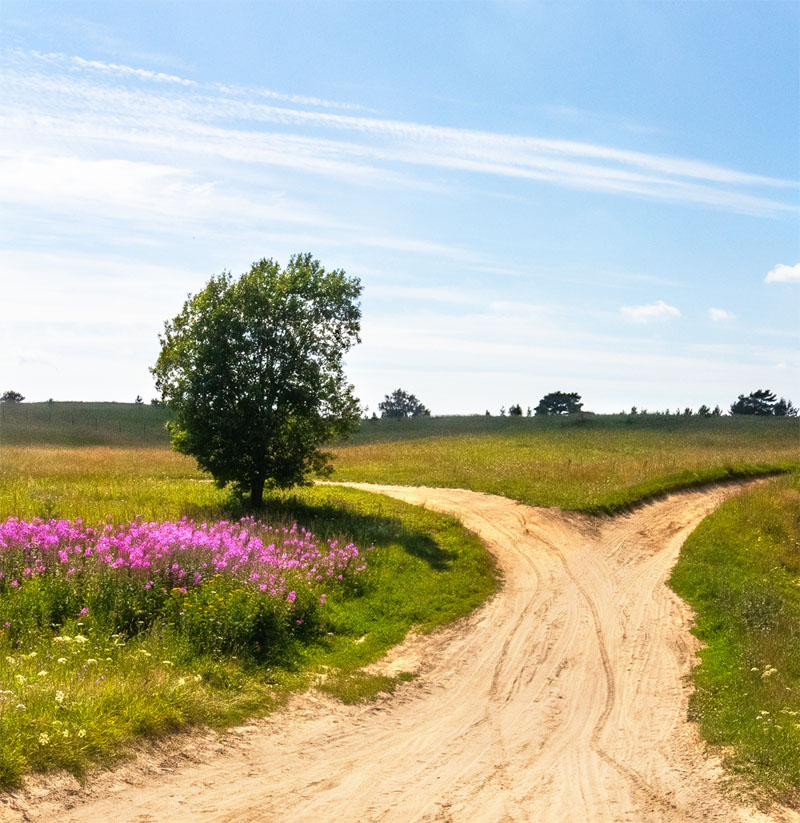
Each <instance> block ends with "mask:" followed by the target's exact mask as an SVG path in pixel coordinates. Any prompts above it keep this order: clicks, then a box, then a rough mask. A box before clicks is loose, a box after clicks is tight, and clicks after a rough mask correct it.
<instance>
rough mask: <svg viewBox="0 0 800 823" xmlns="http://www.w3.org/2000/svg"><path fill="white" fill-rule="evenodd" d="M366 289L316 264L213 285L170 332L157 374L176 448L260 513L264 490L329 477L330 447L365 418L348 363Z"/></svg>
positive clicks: (258, 267) (260, 268)
mask: <svg viewBox="0 0 800 823" xmlns="http://www.w3.org/2000/svg"><path fill="white" fill-rule="evenodd" d="M360 294H361V283H360V281H359V280H358V278H355V277H348V276H347V275H346V274H345V272H344V271H342V270H341V269H335V270H333V271H325V269H324V268H323V267H322V266H321V265H320V263H319V261H318V260H315V259H313V258H312V256H311V255H310V254H298V255H295V256H293V257H292V258H291V259H290V260H289V264H288V265H287V266H286V268H285V269H281V267H280V265H279V264H278V263H277V262H275V261H274V260H272V259H270V260H260V261H258V262H257V263H253V265H252V267H251V269H250V271H249V272H248V273H246V274H243V275H242V276H241V277H240V278H238V279H236V278H234V277H233V276H232V275H231V274H230V273H229V272H223V273H222V274H220V275H217V276H215V277H212V278H211V280H209V282H208V284H207V285H206V287H205V288H204V289H203V290H202V291H201V292H199V293H198V294H196V295H194V296H191V295H190V296H189V298H188V299H187V301H186V302H185V303H184V305H183V310H182V311H181V313H180V314H179V315H178V316H177V317H175V318H174V319H173V320H171V321H168V322H166V323H165V324H164V333H163V335H160V336H159V340H160V342H161V352H160V354H159V356H158V360H157V361H156V364H155V366H154V367H153V368H152V369H151V371H152V373H153V374H154V376H155V378H156V386H157V388H158V390H159V391H160V392H161V396H162V399H163V401H164V402H165V403H166V404H167V405H169V407H170V409H171V411H172V414H173V419H172V421H171V422H170V423H169V429H170V432H171V433H172V444H173V447H174V448H175V449H176V450H177V451H179V452H182V453H183V454H188V455H191V456H192V457H194V458H196V459H197V462H198V464H199V465H200V467H201V468H202V469H204V470H206V471H208V472H210V473H211V475H212V476H213V478H214V480H215V482H216V483H217V485H219V486H223V485H225V484H226V483H233V484H234V486H235V488H236V489H237V491H239V492H240V493H245V492H247V493H249V495H250V503H251V504H252V505H253V506H260V505H261V504H262V502H263V495H264V487H265V486H267V487H269V488H281V489H285V488H290V487H291V486H294V485H298V484H306V483H307V482H308V481H307V479H306V478H307V475H308V474H309V473H311V472H321V473H328V472H330V468H331V467H330V457H331V456H330V455H329V454H327V453H325V452H323V451H322V450H321V448H320V447H321V446H322V444H324V443H325V442H326V441H328V440H331V439H332V438H334V437H337V436H346V435H347V434H348V433H349V432H351V431H352V430H353V429H354V428H356V426H357V425H358V420H359V416H360V410H359V406H358V400H357V398H356V397H354V396H353V387H352V386H351V385H350V384H349V383H348V382H347V380H346V378H345V375H344V371H343V367H342V359H343V356H344V354H345V353H346V352H347V351H348V350H349V349H350V348H351V347H352V346H353V345H354V344H355V343H357V342H360V341H359V337H358V334H359V331H360V321H361V308H360V305H359V303H358V298H359V296H360Z"/></svg>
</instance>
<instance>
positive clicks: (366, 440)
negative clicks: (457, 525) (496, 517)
mask: <svg viewBox="0 0 800 823" xmlns="http://www.w3.org/2000/svg"><path fill="white" fill-rule="evenodd" d="M799 460H800V421H798V420H797V419H791V418H757V419H756V418H753V417H743V416H739V417H711V418H700V417H683V416H656V415H652V416H651V415H636V416H631V417H629V416H626V415H607V416H602V417H601V416H587V417H585V418H579V417H566V418H536V417H533V418H524V417H523V418H509V417H505V418H485V417H463V418H457V417H456V418H431V419H419V420H378V421H367V422H366V423H365V424H364V425H363V426H362V428H361V431H360V432H359V433H358V434H357V435H356V436H355V437H354V438H353V439H352V440H351V441H349V442H348V443H347V444H344V445H342V446H340V447H339V448H337V449H336V472H335V474H334V475H333V478H332V479H334V480H336V479H340V480H355V481H362V482H384V483H397V484H411V485H427V486H456V487H460V488H467V489H474V490H476V491H483V492H490V493H493V494H501V495H505V496H506V497H511V498H513V499H515V500H519V501H521V502H523V503H528V504H530V505H536V506H560V507H562V508H566V509H573V510H577V511H584V512H590V513H613V512H615V511H619V510H621V509H624V508H626V507H628V506H630V505H632V504H634V503H637V502H639V501H641V500H643V499H647V498H649V497H652V496H654V495H657V494H660V493H663V492H666V491H670V490H674V489H679V488H686V487H689V486H693V485H699V484H702V483H708V482H713V481H718V480H725V479H730V478H733V477H748V476H753V475H758V474H765V473H770V472H774V471H776V470H787V469H791V468H795V467H797V466H798V462H799Z"/></svg>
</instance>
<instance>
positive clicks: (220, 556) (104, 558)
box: [0, 517, 366, 595]
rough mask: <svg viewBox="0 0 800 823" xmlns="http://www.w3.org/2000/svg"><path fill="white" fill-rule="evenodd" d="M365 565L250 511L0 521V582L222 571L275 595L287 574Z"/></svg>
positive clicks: (163, 577)
mask: <svg viewBox="0 0 800 823" xmlns="http://www.w3.org/2000/svg"><path fill="white" fill-rule="evenodd" d="M365 568H366V565H365V563H364V562H363V557H362V554H361V552H359V549H358V548H357V547H356V546H355V545H354V544H352V543H348V544H347V545H344V546H342V545H339V543H338V542H337V541H335V540H330V541H328V542H327V543H320V542H319V541H318V540H317V539H316V538H315V537H314V535H313V534H311V533H310V532H309V531H307V530H306V529H303V528H299V527H298V526H297V524H295V525H293V526H292V527H291V528H286V527H277V528H276V527H273V526H269V525H266V524H264V523H262V522H260V521H256V520H254V519H253V518H243V519H242V520H239V521H236V522H228V521H221V522H219V523H214V524H212V525H208V524H206V523H202V524H200V525H198V524H196V523H195V522H194V521H193V520H188V519H186V518H184V519H183V520H181V521H179V522H177V523H173V522H164V523H158V522H154V523H146V522H141V521H138V520H137V521H133V522H131V523H128V524H126V525H124V526H112V525H110V524H108V525H106V526H105V527H101V528H98V529H94V528H91V527H87V526H85V525H84V523H83V522H82V521H81V520H74V521H69V520H47V521H45V520H40V519H38V518H37V519H34V520H32V521H25V520H19V519H17V518H13V517H12V518H10V519H9V520H7V521H6V522H5V523H0V583H2V582H5V583H6V584H8V585H10V586H12V587H17V586H18V585H19V584H20V582H21V581H24V580H25V579H26V578H32V577H36V576H39V575H43V574H48V575H66V576H74V575H82V574H83V573H85V572H87V571H97V570H106V571H114V572H116V573H118V574H120V575H124V576H129V577H134V578H137V579H141V580H142V581H143V583H144V585H145V588H151V587H152V586H154V585H156V581H158V582H157V584H158V585H159V586H164V585H168V586H170V587H177V588H180V589H183V590H186V589H187V588H190V587H193V586H199V585H200V584H201V583H203V581H205V580H208V579H209V578H213V577H214V576H215V575H218V574H220V575H225V576H227V577H231V578H233V579H235V580H238V581H240V582H242V583H245V584H248V585H252V586H255V587H257V588H258V589H260V590H261V591H264V592H268V593H269V594H271V595H276V594H281V593H285V591H286V586H287V580H286V578H287V575H288V576H289V577H290V578H291V579H292V580H293V581H295V582H299V581H305V582H306V583H307V584H308V585H310V586H312V587H315V586H316V585H317V584H320V583H322V582H323V581H326V580H343V579H344V576H345V575H346V574H348V573H349V574H353V573H357V572H361V571H363V570H364V569H365Z"/></svg>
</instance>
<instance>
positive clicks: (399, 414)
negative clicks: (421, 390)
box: [378, 389, 431, 420]
mask: <svg viewBox="0 0 800 823" xmlns="http://www.w3.org/2000/svg"><path fill="white" fill-rule="evenodd" d="M378 409H379V410H380V412H381V417H389V418H393V419H395V420H398V419H399V420H403V419H405V418H407V417H430V416H431V413H430V411H429V410H428V409H427V408H425V406H423V405H422V403H420V401H419V400H417V398H416V397H415V396H414V395H413V394H409V393H408V392H406V391H403V389H395V390H394V391H393V392H392V393H391V394H387V395H386V396H385V397H384V399H383V400H382V401H381V402H380V403H378Z"/></svg>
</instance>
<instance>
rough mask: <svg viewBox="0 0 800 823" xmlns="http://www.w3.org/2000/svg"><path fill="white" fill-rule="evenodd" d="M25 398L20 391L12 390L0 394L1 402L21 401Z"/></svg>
mask: <svg viewBox="0 0 800 823" xmlns="http://www.w3.org/2000/svg"><path fill="white" fill-rule="evenodd" d="M24 399H25V398H24V397H23V396H22V395H21V394H20V393H19V392H18V391H13V390H10V389H9V391H6V392H3V394H2V395H0V403H21V402H22V401H23V400H24Z"/></svg>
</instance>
